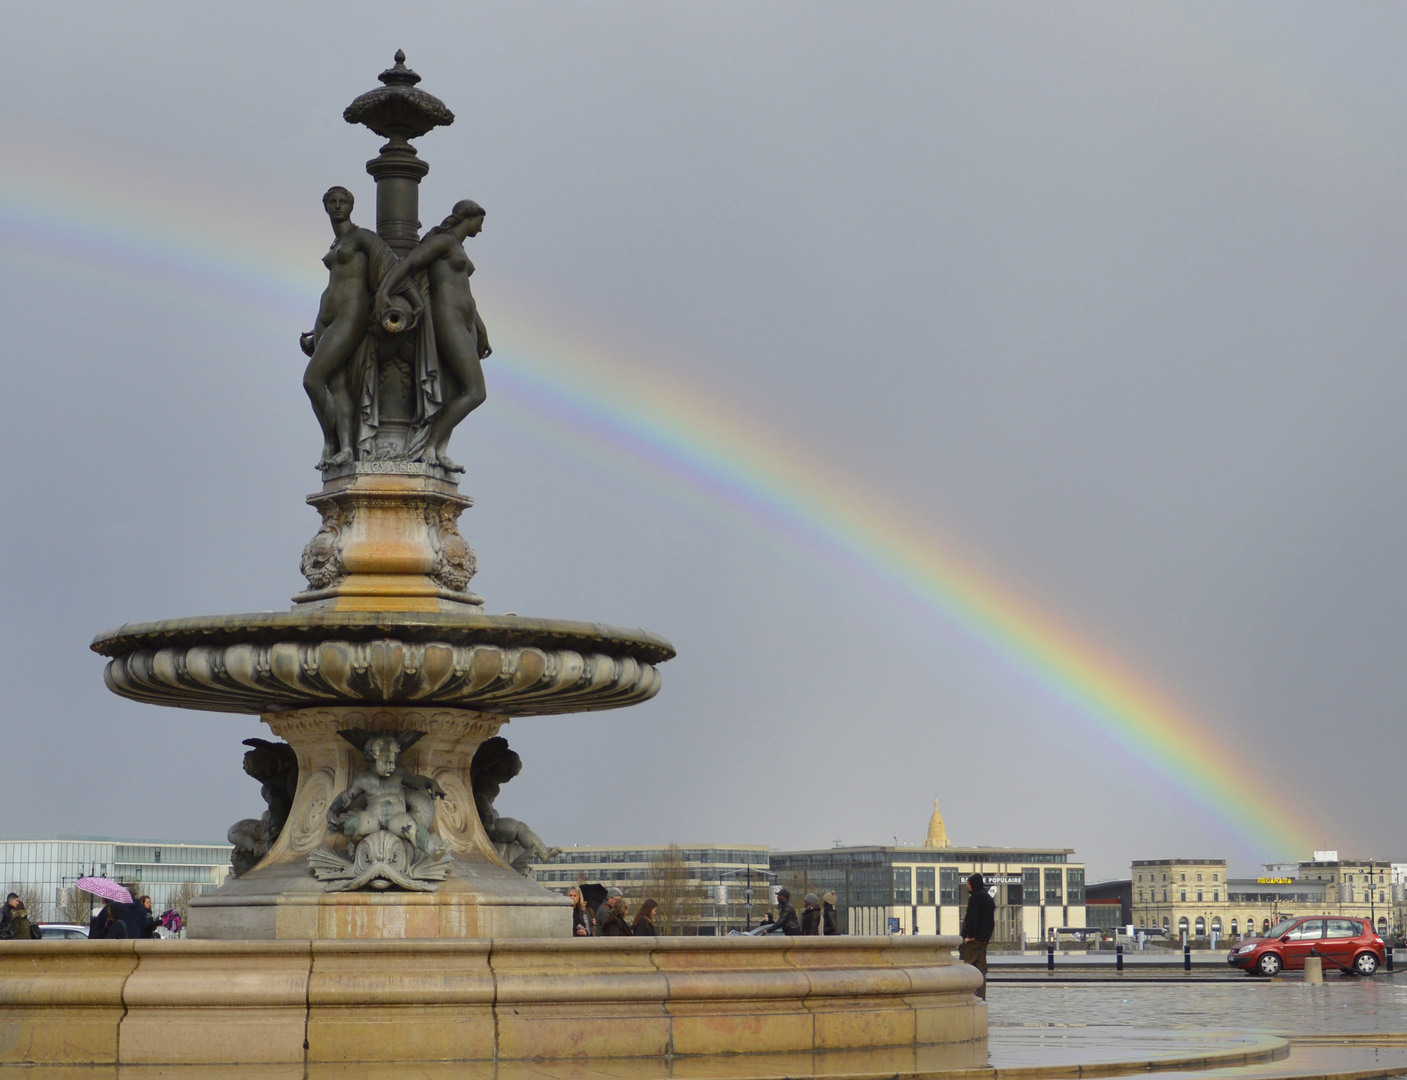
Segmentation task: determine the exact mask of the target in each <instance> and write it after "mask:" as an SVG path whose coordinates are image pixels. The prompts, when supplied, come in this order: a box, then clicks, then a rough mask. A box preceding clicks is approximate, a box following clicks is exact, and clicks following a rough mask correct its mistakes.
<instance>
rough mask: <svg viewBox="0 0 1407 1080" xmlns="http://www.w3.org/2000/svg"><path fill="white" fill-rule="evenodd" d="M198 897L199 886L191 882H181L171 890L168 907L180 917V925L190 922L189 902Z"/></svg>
mask: <svg viewBox="0 0 1407 1080" xmlns="http://www.w3.org/2000/svg"><path fill="white" fill-rule="evenodd" d="M199 895H200V886H199V885H197V884H196V883H195V882H193V881H183V882H181V884H180V885H178V886H177V887H176V888H174V889H172V890H171V896H170V901H169V902H170V905H171V907H173V908H175V909H176V914H177V915H179V916H180V917H181V925H182V926H185V925H186V924H187V923H188V922H190V920H191V901H192V900H194V899H195V898H196V897H197V896H199Z"/></svg>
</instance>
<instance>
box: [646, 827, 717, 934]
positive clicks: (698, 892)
mask: <svg viewBox="0 0 1407 1080" xmlns="http://www.w3.org/2000/svg"><path fill="white" fill-rule="evenodd" d="M646 899H649V900H653V901H654V902H655V903H656V904H658V905H659V911H658V912H657V913H656V914H655V929H656V930H658V931H659V932H660V933H661V934H697V933H698V932H699V920H700V919H701V917H702V915H703V908H704V904H705V903H707V902H708V894H707V892H706V891H705V890H704V887H703V885H701V884H700V883H699V882H698V881H697V880H695V876H694V868H693V867H691V866H690V865H689V864H688V863H687V862H685V861H684V853H683V852H682V851H681V850H680V848H679V845H678V844H670V845H669V846H668V847H666V848H665V849H664V850H663V851H662V852H660V856H659V858H657V859H655V860H653V861H652V862H651V863H650V864H649V866H648V867H646V869H645V880H644V881H642V882H641V883H640V898H639V900H637V901H636V902H635V903H634V904H633V905H632V907H633V908H634V909H635V910H637V911H638V910H639V907H640V902H641V901H643V900H646Z"/></svg>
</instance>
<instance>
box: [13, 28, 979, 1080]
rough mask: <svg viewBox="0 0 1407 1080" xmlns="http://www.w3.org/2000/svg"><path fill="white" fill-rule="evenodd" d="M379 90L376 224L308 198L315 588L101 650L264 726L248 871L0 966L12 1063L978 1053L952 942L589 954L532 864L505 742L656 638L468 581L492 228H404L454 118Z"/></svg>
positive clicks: (609, 705) (143, 675) (387, 84)
mask: <svg viewBox="0 0 1407 1080" xmlns="http://www.w3.org/2000/svg"><path fill="white" fill-rule="evenodd" d="M380 81H381V83H382V85H381V86H380V87H378V88H376V89H374V90H372V91H370V92H368V93H366V94H363V95H361V96H360V97H358V98H357V99H356V100H355V101H354V102H353V103H352V104H351V105H350V106H349V107H348V108H347V110H346V112H345V114H344V115H345V118H346V119H347V121H348V122H350V123H359V124H365V125H366V126H367V127H369V128H370V129H371V130H372V131H374V132H375V133H377V134H378V135H380V136H382V137H383V138H385V139H387V142H386V144H385V145H384V146H383V147H382V148H381V150H380V153H379V154H378V156H377V157H375V158H373V159H372V160H371V161H370V162H368V163H367V166H366V168H367V171H368V172H369V173H370V174H371V176H372V177H373V178H374V179H375V182H376V195H377V198H376V229H375V231H372V230H370V229H366V228H359V227H357V226H356V225H354V224H353V222H352V213H353V212H354V200H353V197H352V195H351V193H350V192H349V191H347V190H346V189H345V188H341V187H334V188H332V189H330V190H329V191H328V192H327V194H326V195H325V196H324V199H323V205H324V208H325V209H326V211H327V213H328V217H329V220H330V222H331V224H332V228H333V234H334V241H333V244H332V247H331V249H330V250H329V251H328V253H327V255H326V256H325V257H324V262H325V263H326V264H327V266H328V270H329V284H328V288H327V291H326V292H325V293H324V294H323V298H322V303H321V306H320V309H319V312H318V317H317V322H316V325H315V327H314V329H313V330H312V331H311V332H310V333H308V334H305V335H304V336H303V338H302V340H301V345H302V347H303V350H304V352H305V353H306V354H307V355H308V357H309V361H308V369H307V373H306V374H305V377H304V387H305V389H306V390H307V392H308V395H309V397H310V400H311V401H312V404H313V409H314V413H315V414H316V416H317V419H318V421H319V424H320V426H321V428H322V433H323V450H322V457H321V459H320V462H319V468H320V470H321V474H322V479H323V484H322V488H321V490H320V491H318V492H317V493H315V494H313V495H311V496H309V498H308V502H309V503H311V504H312V505H313V506H314V507H315V508H316V509H317V510H318V512H319V513H320V515H321V525H320V527H319V528H318V530H317V532H316V534H315V535H314V536H313V537H312V539H311V540H310V541H309V542H308V544H307V546H306V548H305V549H304V551H303V555H302V564H301V565H302V572H303V574H304V576H305V577H306V578H307V581H308V587H307V589H306V590H304V591H303V592H301V593H299V594H298V595H297V596H295V597H294V598H293V607H292V609H291V610H290V611H287V612H277V613H261V614H252V615H226V616H215V617H209V618H188V619H177V620H172V621H166V622H156V623H147V624H140V625H125V626H122V627H120V628H118V629H116V630H112V631H109V632H106V633H103V634H100V635H99V636H98V637H97V638H96V639H95V641H94V642H93V646H92V647H93V649H94V650H95V651H96V652H98V653H100V654H102V655H103V656H106V657H108V658H109V659H108V664H107V669H106V675H105V678H106V680H107V685H108V686H109V688H111V689H112V690H113V691H114V692H116V693H118V694H121V695H122V696H124V697H128V698H131V699H133V700H136V701H141V702H146V703H150V704H156V705H166V706H175V707H178V708H184V709H196V710H201V709H203V710H210V711H216V712H226V713H228V712H237V713H251V714H257V715H258V716H259V717H260V718H261V719H262V720H263V722H264V723H265V724H266V725H267V726H268V727H269V729H270V731H271V732H272V733H273V735H274V736H277V737H278V738H279V739H281V740H283V742H271V741H266V740H249V742H250V744H251V745H252V747H253V749H251V751H250V753H249V754H247V755H246V761H245V767H246V770H247V771H249V772H250V774H251V775H253V776H256V777H257V778H259V779H260V780H261V782H262V783H263V787H264V797H265V799H266V802H267V804H268V810H267V812H266V813H265V814H264V815H263V816H262V817H261V818H258V819H253V818H251V819H246V820H244V821H241V822H239V823H237V824H236V825H235V826H233V827H232V829H231V838H232V840H234V842H235V843H236V847H237V851H236V858H235V869H236V871H237V876H234V877H232V878H231V879H230V880H229V881H227V882H226V883H225V884H224V885H223V886H221V887H220V888H219V889H217V890H216V891H214V892H213V893H210V894H207V895H204V896H201V897H199V898H198V899H197V900H195V901H194V902H193V903H192V906H191V913H190V921H189V934H190V937H191V938H192V939H194V940H189V941H171V942H164V941H141V942H95V943H92V944H90V945H88V946H86V947H85V948H84V950H83V951H82V954H81V955H79V954H77V953H75V952H73V951H69V952H66V953H61V952H59V951H56V950H53V949H52V948H46V946H49V945H50V944H51V943H35V944H34V945H33V946H29V945H19V944H16V945H15V946H13V947H12V948H9V949H7V950H5V951H4V954H3V955H0V976H3V975H7V974H11V973H13V972H12V971H6V965H11V964H15V963H20V962H21V961H23V958H24V956H28V955H30V954H31V953H33V955H37V956H43V957H44V958H45V965H43V967H42V970H41V971H40V972H39V973H38V974H33V973H32V972H31V974H30V975H28V976H27V977H28V978H29V979H30V983H28V984H27V986H28V988H29V990H30V991H31V993H32V997H33V1001H35V1002H37V1003H41V1004H42V1005H43V1007H42V1008H41V1007H39V1005H36V1006H35V1008H34V1009H31V1010H29V1011H28V1012H25V1011H24V1009H23V1008H21V1009H20V1010H19V1012H20V1013H21V1014H22V1015H20V1016H19V1019H14V1017H15V1015H16V1013H15V1011H14V1010H12V1011H11V1014H10V1016H11V1020H10V1022H11V1023H18V1024H21V1025H22V1028H23V1030H24V1031H25V1032H26V1033H27V1036H26V1037H27V1041H25V1040H24V1039H21V1040H20V1042H22V1043H23V1044H24V1046H25V1047H26V1049H25V1050H24V1051H23V1052H24V1053H26V1054H28V1055H31V1056H29V1057H28V1058H27V1060H30V1061H53V1062H63V1063H70V1064H72V1063H80V1062H103V1061H107V1062H121V1063H124V1064H143V1063H148V1064H150V1063H186V1064H212V1065H213V1064H218V1063H232V1062H240V1063H256V1062H264V1063H288V1062H301V1063H303V1064H305V1065H306V1064H309V1063H335V1062H350V1061H398V1062H428V1061H494V1062H504V1061H511V1060H514V1059H525V1058H588V1059H589V1058H601V1057H644V1058H647V1059H650V1058H664V1059H668V1058H672V1057H675V1056H680V1055H690V1054H716V1053H723V1052H728V1053H738V1052H773V1053H777V1052H788V1053H805V1054H811V1053H814V1052H817V1051H823V1050H844V1049H853V1048H856V1047H866V1048H868V1047H877V1046H882V1047H894V1048H910V1049H914V1048H921V1047H931V1046H934V1045H937V1044H943V1043H964V1042H967V1043H971V1042H972V1041H973V1040H980V1039H982V1038H983V1036H984V1035H985V1024H986V1020H985V1018H986V1012H985V1008H986V1007H985V1005H984V1004H983V1003H981V1002H979V1001H978V1000H977V999H976V997H975V996H974V994H973V990H974V989H975V988H976V987H977V986H978V985H980V977H979V976H978V975H977V974H976V972H975V971H973V970H972V969H971V968H969V967H966V966H965V965H960V964H958V963H956V961H955V960H954V959H953V956H952V949H953V946H954V945H955V944H956V941H955V939H939V938H912V939H902V938H898V939H894V938H855V937H838V938H837V937H833V938H823V939H816V938H784V937H781V936H777V937H773V938H767V939H754V938H729V939H703V938H692V939H690V938H664V939H650V940H631V941H623V942H622V941H620V940H618V939H590V940H583V939H578V938H573V937H571V936H570V928H571V917H570V911H569V906H568V902H567V901H566V899H565V898H564V897H561V896H559V895H557V894H555V893H553V892H550V891H548V890H547V889H544V888H542V887H541V886H539V885H537V884H536V883H535V882H534V881H532V880H531V879H530V878H529V877H528V876H525V874H524V872H523V871H524V868H525V865H526V862H527V861H528V859H529V858H530V857H532V856H536V857H539V858H542V857H547V856H549V855H550V854H552V852H551V851H550V850H549V849H547V848H546V847H545V845H544V844H543V842H542V841H541V839H540V838H539V837H538V836H537V834H536V833H534V832H533V831H532V829H530V828H529V827H528V826H527V825H525V824H524V823H522V822H519V821H515V820H513V819H510V818H506V817H502V816H500V815H499V814H498V813H497V811H496V809H495V808H494V806H493V805H492V799H491V797H490V796H489V795H488V794H487V793H488V792H489V791H490V790H493V791H496V790H497V788H496V784H495V785H492V786H491V785H489V784H488V783H486V782H484V780H483V778H484V777H485V776H488V775H500V774H496V773H494V771H493V770H494V769H495V767H496V762H497V765H500V766H501V763H502V759H503V756H504V755H505V754H506V753H508V751H507V748H506V745H504V744H503V742H502V740H501V739H499V738H496V736H497V735H498V733H499V731H500V729H501V728H502V727H503V725H504V724H506V723H508V722H509V720H510V718H513V719H517V718H524V717H532V716H539V715H545V714H557V713H569V712H581V711H587V710H598V709H615V708H622V707H625V706H628V705H633V704H636V703H638V702H642V701H646V700H648V699H649V698H651V697H653V696H654V695H655V693H656V692H657V691H658V690H659V687H660V674H659V665H661V664H662V663H664V662H665V661H667V660H669V659H670V658H671V657H672V656H673V655H674V650H673V648H672V647H671V646H670V645H669V643H668V642H667V641H665V640H663V639H662V638H659V637H656V636H654V635H652V634H650V633H647V632H645V631H643V630H631V629H620V628H615V627H609V626H603V625H598V624H594V623H584V622H570V621H563V620H553V619H536V618H524V617H519V616H516V615H490V614H487V613H486V612H485V611H484V601H483V600H482V599H481V598H480V597H478V596H477V595H475V594H474V593H473V592H472V591H470V588H469V586H470V581H471V579H472V578H473V576H474V573H475V570H476V560H475V555H474V552H473V550H472V548H471V547H470V546H469V544H468V543H467V542H466V541H465V540H464V538H463V536H462V535H461V533H460V529H459V518H460V515H461V514H462V513H463V512H464V511H465V510H466V509H468V508H469V507H470V506H471V505H472V500H470V499H469V498H468V497H467V496H465V495H462V494H461V493H460V492H459V489H458V484H457V481H456V478H457V476H458V475H459V474H460V473H461V472H463V470H462V469H461V468H460V466H458V465H457V464H455V463H454V461H453V460H452V459H450V458H449V456H448V454H447V452H446V449H447V444H448V440H449V436H450V433H451V431H452V430H453V428H454V427H455V425H457V424H458V423H459V422H460V421H462V420H463V419H464V418H465V416H467V415H468V414H469V413H470V412H472V411H473V409H474V408H475V407H477V406H478V405H479V404H480V403H482V401H483V400H484V384H483V373H482V368H481V361H483V360H484V359H486V358H487V357H488V356H489V354H490V353H491V351H492V350H491V347H490V346H489V341H488V331H487V328H486V326H485V324H484V320H483V319H482V318H481V317H480V315H479V312H478V310H477V307H476V305H475V303H474V300H473V297H472V294H471V291H470V288H469V281H470V277H469V275H471V274H472V273H473V270H474V268H473V264H472V263H471V262H470V261H469V258H468V255H467V253H466V251H465V244H466V243H467V242H468V241H469V240H470V239H471V238H472V237H473V236H475V235H477V233H478V232H479V229H480V227H481V226H482V224H483V221H484V217H485V213H484V210H483V208H481V207H479V206H478V204H477V203H474V202H472V201H469V200H464V201H461V202H459V203H457V204H456V205H455V206H454V208H453V209H452V211H451V213H450V214H449V216H448V217H446V218H445V219H444V221H443V223H442V224H441V225H439V226H436V227H435V228H433V229H431V230H429V231H428V232H426V233H425V234H424V235H423V236H422V235H421V232H420V228H421V226H420V220H419V183H420V180H421V178H422V177H424V176H425V175H426V173H427V171H428V168H429V166H428V165H427V164H426V163H425V162H424V161H423V160H422V159H421V158H420V157H419V154H418V152H417V151H416V149H415V147H413V146H412V145H411V143H410V140H411V139H413V138H419V137H420V136H422V135H424V134H426V133H427V132H429V131H430V130H432V129H433V128H435V127H438V126H444V125H448V124H450V123H452V122H453V120H454V117H453V114H452V113H451V112H450V110H449V109H448V108H446V107H445V105H444V104H443V103H442V102H441V101H439V99H437V98H435V97H433V96H432V95H430V94H429V93H427V92H425V91H424V90H422V89H420V88H419V86H418V85H417V84H418V83H419V81H420V77H419V76H418V75H417V74H416V73H415V72H413V71H411V70H410V69H408V68H407V67H406V66H405V57H404V55H403V54H402V53H400V52H397V54H396V57H395V64H394V66H393V67H391V68H390V69H388V70H387V71H385V72H383V73H382V74H381V76H380ZM486 755H487V756H486ZM495 755H496V757H495ZM512 771H513V770H510V771H509V772H508V773H506V774H502V775H511V773H512ZM35 950H38V951H37V952H35ZM21 954H23V956H22V955H21ZM15 970H18V969H15ZM60 1025H61V1031H60ZM5 1045H6V1046H17V1045H19V1043H17V1042H16V1041H15V1040H14V1039H11V1040H10V1041H9V1042H8V1043H6V1044H5ZM976 1045H978V1046H980V1043H977V1044H976ZM46 1055H48V1056H46ZM0 1060H8V1059H5V1058H4V1057H3V1050H0Z"/></svg>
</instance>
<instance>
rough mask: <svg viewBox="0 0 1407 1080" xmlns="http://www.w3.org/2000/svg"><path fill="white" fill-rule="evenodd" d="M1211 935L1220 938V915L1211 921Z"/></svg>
mask: <svg viewBox="0 0 1407 1080" xmlns="http://www.w3.org/2000/svg"><path fill="white" fill-rule="evenodd" d="M1212 933H1213V934H1215V935H1216V936H1217V937H1221V916H1220V915H1218V916H1216V917H1215V918H1214V919H1212Z"/></svg>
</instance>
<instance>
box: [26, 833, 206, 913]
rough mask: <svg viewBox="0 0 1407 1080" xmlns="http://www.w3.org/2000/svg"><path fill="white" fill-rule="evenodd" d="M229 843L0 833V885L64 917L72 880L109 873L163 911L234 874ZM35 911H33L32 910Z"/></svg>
mask: <svg viewBox="0 0 1407 1080" xmlns="http://www.w3.org/2000/svg"><path fill="white" fill-rule="evenodd" d="M233 850H234V849H233V848H232V847H231V846H230V845H229V844H199V843H186V842H183V841H168V840H118V839H114V838H113V837H110V836H12V837H0V887H3V888H4V889H5V891H6V892H26V891H27V892H29V893H33V894H34V895H36V896H37V897H38V899H39V904H40V910H39V912H38V913H37V917H38V919H39V920H41V921H47V922H56V921H60V920H59V916H60V914H61V913H62V912H63V910H64V907H65V901H66V900H67V898H68V894H69V892H70V890H72V888H73V883H74V882H75V881H77V880H78V879H79V878H81V877H108V878H112V879H113V880H114V881H117V882H120V883H121V884H123V885H126V886H128V887H129V888H130V889H131V890H132V893H133V895H134V896H135V895H138V894H141V893H144V894H146V895H148V896H150V897H151V898H152V905H153V907H155V908H156V910H157V911H162V910H164V909H165V908H166V907H168V906H169V905H170V902H171V897H172V894H173V893H174V892H175V891H176V890H178V889H180V888H182V887H183V886H187V885H194V886H195V887H197V888H198V889H199V890H200V891H201V892H208V891H210V890H211V889H214V888H216V887H218V886H219V885H220V883H221V882H223V881H224V880H225V878H226V876H227V875H228V874H229V872H230V853H231V852H232V851H233ZM31 914H34V913H31Z"/></svg>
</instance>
